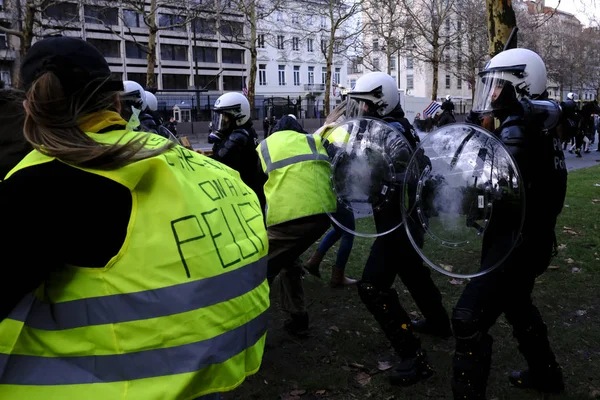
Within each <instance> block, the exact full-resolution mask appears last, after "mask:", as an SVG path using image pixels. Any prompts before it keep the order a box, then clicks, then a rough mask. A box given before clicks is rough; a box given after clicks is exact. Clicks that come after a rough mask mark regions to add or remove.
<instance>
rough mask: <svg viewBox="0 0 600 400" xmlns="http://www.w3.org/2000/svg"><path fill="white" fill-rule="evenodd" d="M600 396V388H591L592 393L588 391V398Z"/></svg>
mask: <svg viewBox="0 0 600 400" xmlns="http://www.w3.org/2000/svg"><path fill="white" fill-rule="evenodd" d="M599 397H600V390H593V391H592V393H590V398H592V399H597V398H599Z"/></svg>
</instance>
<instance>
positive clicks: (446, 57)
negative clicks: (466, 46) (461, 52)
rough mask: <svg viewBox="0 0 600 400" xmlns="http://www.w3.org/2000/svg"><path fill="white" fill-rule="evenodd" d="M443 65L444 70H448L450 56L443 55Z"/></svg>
mask: <svg viewBox="0 0 600 400" xmlns="http://www.w3.org/2000/svg"><path fill="white" fill-rule="evenodd" d="M444 64H446V68H450V54H446V55H445V57H444Z"/></svg>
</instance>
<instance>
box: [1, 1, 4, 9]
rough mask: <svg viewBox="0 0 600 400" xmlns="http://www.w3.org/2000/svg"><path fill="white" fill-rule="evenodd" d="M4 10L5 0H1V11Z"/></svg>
mask: <svg viewBox="0 0 600 400" xmlns="http://www.w3.org/2000/svg"><path fill="white" fill-rule="evenodd" d="M1 11H4V0H0V12H1Z"/></svg>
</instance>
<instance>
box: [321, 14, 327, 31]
mask: <svg viewBox="0 0 600 400" xmlns="http://www.w3.org/2000/svg"><path fill="white" fill-rule="evenodd" d="M326 27H327V17H323V16H322V17H321V28H326Z"/></svg>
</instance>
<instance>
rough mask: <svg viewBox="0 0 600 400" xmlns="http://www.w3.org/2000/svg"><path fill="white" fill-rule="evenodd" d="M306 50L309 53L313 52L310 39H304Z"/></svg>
mask: <svg viewBox="0 0 600 400" xmlns="http://www.w3.org/2000/svg"><path fill="white" fill-rule="evenodd" d="M306 50H307V51H308V52H309V53H312V52H313V40H312V39H306Z"/></svg>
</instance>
